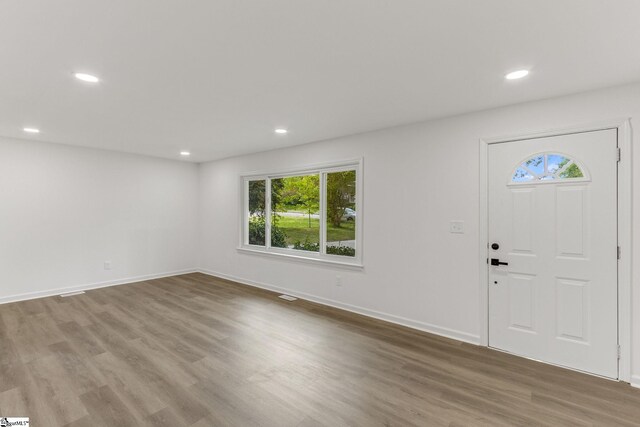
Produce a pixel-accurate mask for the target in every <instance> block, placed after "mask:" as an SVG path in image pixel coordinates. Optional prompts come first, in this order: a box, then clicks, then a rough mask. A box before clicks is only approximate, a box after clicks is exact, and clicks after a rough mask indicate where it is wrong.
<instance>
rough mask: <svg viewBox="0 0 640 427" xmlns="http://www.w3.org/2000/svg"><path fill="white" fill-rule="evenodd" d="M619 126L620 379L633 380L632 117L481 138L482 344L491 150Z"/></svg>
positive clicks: (484, 337) (484, 338)
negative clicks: (505, 144) (540, 139)
mask: <svg viewBox="0 0 640 427" xmlns="http://www.w3.org/2000/svg"><path fill="white" fill-rule="evenodd" d="M606 129H616V130H617V131H618V147H619V148H620V150H621V159H620V162H619V163H618V194H617V196H618V206H617V208H618V245H619V246H620V252H621V256H620V259H619V260H618V345H619V348H620V358H619V361H618V380H619V381H624V382H630V381H631V326H632V325H631V303H632V302H631V267H632V263H633V259H632V253H631V251H632V235H631V231H632V193H631V188H632V175H631V166H632V163H631V122H630V118H623V119H614V120H608V121H603V122H596V123H588V124H582V125H576V126H571V127H566V128H560V129H550V130H545V131H540V132H532V133H524V134H518V135H508V136H498V137H489V138H480V179H479V182H480V224H479V233H480V234H479V235H480V239H479V258H478V265H479V272H480V277H479V283H480V345H482V346H485V347H488V346H489V266H488V264H487V259H488V257H489V248H488V245H489V202H488V191H489V187H488V172H489V170H488V169H489V165H488V161H489V157H488V149H489V145H491V144H499V143H506V142H511V143H515V142H518V141H525V140H531V139H536V138H546V137H551V136H562V135H570V134H576V133H584V132H593V131H598V130H606Z"/></svg>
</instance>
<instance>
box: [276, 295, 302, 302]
mask: <svg viewBox="0 0 640 427" xmlns="http://www.w3.org/2000/svg"><path fill="white" fill-rule="evenodd" d="M278 298H282V299H286V300H287V301H295V300H297V299H298V298H296V297H292V296H291V295H280V296H279V297H278Z"/></svg>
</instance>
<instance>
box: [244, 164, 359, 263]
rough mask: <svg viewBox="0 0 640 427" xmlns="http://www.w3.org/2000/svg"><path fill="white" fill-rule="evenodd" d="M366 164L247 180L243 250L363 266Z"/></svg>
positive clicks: (249, 177) (271, 175)
mask: <svg viewBox="0 0 640 427" xmlns="http://www.w3.org/2000/svg"><path fill="white" fill-rule="evenodd" d="M359 171H360V162H351V163H344V164H334V165H329V166H326V167H321V168H316V169H303V170H300V171H294V172H288V173H286V174H284V173H274V174H265V175H260V176H246V177H243V183H244V191H245V196H244V212H245V216H244V219H243V233H242V245H241V248H242V249H247V250H252V251H258V252H264V253H272V254H276V255H290V256H295V257H298V258H309V259H314V260H320V261H328V262H338V263H341V264H353V265H360V263H361V260H362V254H361V252H362V251H361V248H360V247H359V245H358V243H359V242H360V241H361V239H360V238H359V237H358V236H360V235H361V232H362V230H361V228H362V226H361V221H360V220H359V219H360V218H361V215H360V213H361V212H360V211H359V209H360V205H361V201H360V200H361V193H362V192H361V191H360V190H359V185H360V177H359Z"/></svg>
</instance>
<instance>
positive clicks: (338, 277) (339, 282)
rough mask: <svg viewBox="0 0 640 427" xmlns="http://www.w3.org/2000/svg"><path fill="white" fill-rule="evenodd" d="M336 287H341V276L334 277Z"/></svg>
mask: <svg viewBox="0 0 640 427" xmlns="http://www.w3.org/2000/svg"><path fill="white" fill-rule="evenodd" d="M336 286H337V287H342V276H340V275H339V274H338V275H336Z"/></svg>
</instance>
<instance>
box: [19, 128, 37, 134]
mask: <svg viewBox="0 0 640 427" xmlns="http://www.w3.org/2000/svg"><path fill="white" fill-rule="evenodd" d="M22 130H23V131H25V132H27V133H40V129H36V128H23V129H22Z"/></svg>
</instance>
